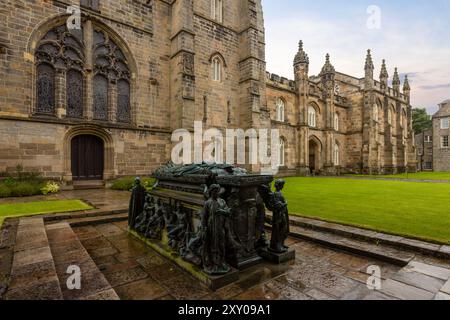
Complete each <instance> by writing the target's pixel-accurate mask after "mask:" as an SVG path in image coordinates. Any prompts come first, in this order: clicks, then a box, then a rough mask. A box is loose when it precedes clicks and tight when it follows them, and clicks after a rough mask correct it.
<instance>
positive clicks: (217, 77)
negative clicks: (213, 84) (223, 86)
mask: <svg viewBox="0 0 450 320" xmlns="http://www.w3.org/2000/svg"><path fill="white" fill-rule="evenodd" d="M212 73H213V80H214V81H217V82H221V81H222V60H221V59H220V58H219V57H218V56H216V57H214V58H213V59H212Z"/></svg>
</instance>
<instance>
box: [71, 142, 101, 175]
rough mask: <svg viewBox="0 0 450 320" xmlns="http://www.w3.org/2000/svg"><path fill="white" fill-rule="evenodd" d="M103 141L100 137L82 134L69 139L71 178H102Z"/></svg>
mask: <svg viewBox="0 0 450 320" xmlns="http://www.w3.org/2000/svg"><path fill="white" fill-rule="evenodd" d="M104 150H105V146H104V142H103V140H102V139H101V138H99V137H97V136H94V135H89V134H83V135H78V136H75V137H74V138H73V139H72V141H71V163H72V178H73V180H102V179H103V171H104V159H105V156H104Z"/></svg>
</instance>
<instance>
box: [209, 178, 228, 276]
mask: <svg viewBox="0 0 450 320" xmlns="http://www.w3.org/2000/svg"><path fill="white" fill-rule="evenodd" d="M220 190H221V187H220V186H219V185H217V184H213V185H212V186H210V187H209V199H208V200H207V201H206V202H205V206H204V212H203V219H202V229H203V270H204V271H205V272H206V273H207V274H211V275H219V274H226V273H228V272H229V271H230V270H231V267H230V266H229V265H228V263H227V262H226V253H227V248H229V247H228V246H231V247H233V246H234V245H236V244H235V240H234V239H233V238H232V235H231V232H230V231H231V230H230V219H229V218H230V213H231V210H230V208H229V207H228V206H227V204H226V202H225V200H223V199H221V198H219V193H220Z"/></svg>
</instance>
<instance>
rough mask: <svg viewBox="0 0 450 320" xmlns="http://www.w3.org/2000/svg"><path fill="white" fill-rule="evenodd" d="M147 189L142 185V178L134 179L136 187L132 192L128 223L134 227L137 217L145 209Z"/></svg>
mask: <svg viewBox="0 0 450 320" xmlns="http://www.w3.org/2000/svg"><path fill="white" fill-rule="evenodd" d="M146 194H147V190H146V189H145V188H144V187H143V186H142V184H141V179H140V178H139V177H137V178H136V179H135V180H134V187H133V190H132V193H131V200H130V206H129V211H128V225H129V226H130V228H134V226H135V224H136V218H137V217H138V216H139V215H140V214H141V213H142V212H143V211H144V203H145V196H146Z"/></svg>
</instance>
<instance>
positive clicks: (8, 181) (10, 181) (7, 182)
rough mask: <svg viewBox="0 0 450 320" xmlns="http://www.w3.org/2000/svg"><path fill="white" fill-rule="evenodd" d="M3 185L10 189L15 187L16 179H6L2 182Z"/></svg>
mask: <svg viewBox="0 0 450 320" xmlns="http://www.w3.org/2000/svg"><path fill="white" fill-rule="evenodd" d="M3 183H4V184H5V186H7V187H12V186H13V185H15V184H16V183H17V181H16V179H14V178H12V177H8V178H6V179H5V180H4V181H3Z"/></svg>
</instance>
